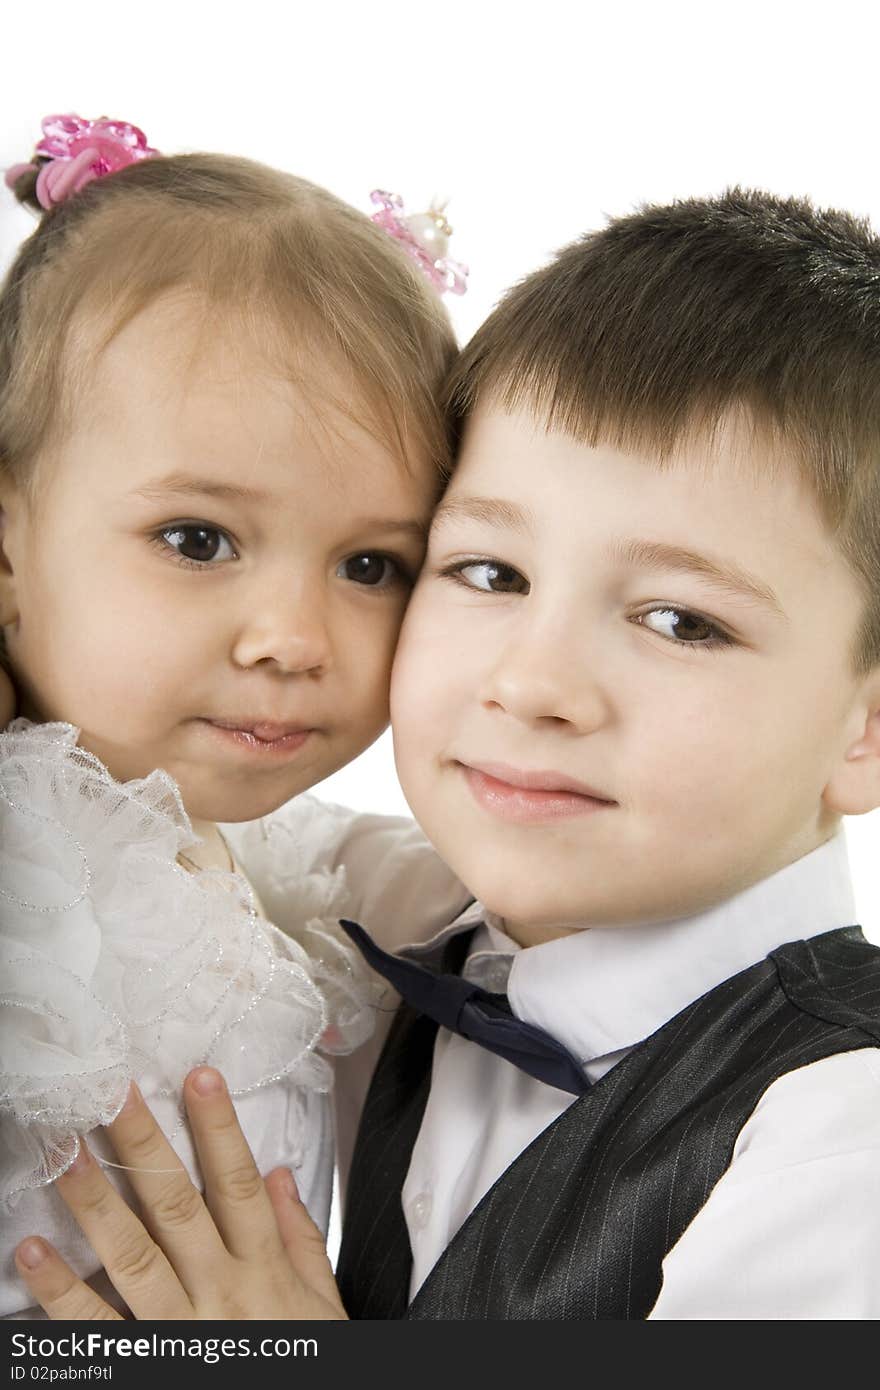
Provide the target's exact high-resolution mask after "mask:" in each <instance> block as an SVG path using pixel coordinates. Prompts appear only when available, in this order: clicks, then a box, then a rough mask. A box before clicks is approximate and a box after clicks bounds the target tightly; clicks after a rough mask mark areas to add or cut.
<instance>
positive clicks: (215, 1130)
mask: <svg viewBox="0 0 880 1390" xmlns="http://www.w3.org/2000/svg"><path fill="white" fill-rule="evenodd" d="M200 1086H201V1087H202V1089H201V1090H200V1089H199V1087H200ZM184 1096H185V1099H186V1108H187V1113H188V1114H189V1119H190V1124H191V1126H192V1131H193V1135H194V1137H195V1141H196V1147H197V1149H198V1154H199V1161H200V1163H201V1166H202V1172H203V1173H204V1175H205V1196H206V1201H207V1205H206V1204H205V1201H203V1200H202V1197H201V1195H200V1194H199V1192H198V1191H197V1190H196V1188H195V1187H194V1186H193V1185H192V1183H191V1182H190V1180H189V1176H188V1174H187V1173H186V1170H185V1169H184V1167H183V1165H182V1164H181V1162H180V1159H179V1158H178V1157H177V1154H176V1153H175V1152H174V1150H173V1149H172V1148H171V1145H170V1144H169V1143H168V1141H167V1139H166V1138H165V1136H164V1134H163V1133H162V1131H161V1130H160V1128H159V1126H158V1125H157V1124H156V1121H155V1119H154V1118H153V1116H152V1114H151V1113H150V1111H149V1110H148V1109H147V1106H146V1105H145V1103H144V1101H143V1099H142V1097H141V1095H140V1093H139V1092H138V1090H137V1088H136V1087H134V1086H133V1087H132V1088H131V1092H130V1094H129V1098H128V1101H127V1103H126V1105H125V1107H124V1109H123V1110H122V1112H121V1113H120V1114H119V1116H118V1117H117V1119H116V1120H115V1121H114V1122H113V1124H112V1125H110V1126H109V1127H108V1132H109V1133H110V1135H111V1137H112V1139H113V1145H114V1148H115V1149H116V1153H117V1155H118V1157H119V1161H120V1163H123V1164H126V1165H127V1166H129V1167H130V1168H131V1169H133V1170H135V1171H131V1172H129V1177H130V1179H131V1182H132V1185H133V1187H134V1188H135V1191H136V1192H137V1195H138V1199H139V1201H140V1203H141V1207H142V1210H143V1212H144V1218H145V1222H146V1226H145V1225H144V1224H142V1223H141V1222H140V1221H139V1220H138V1219H137V1217H136V1216H135V1215H134V1213H133V1212H132V1211H131V1210H130V1209H129V1207H128V1206H126V1204H125V1202H124V1201H123V1199H122V1198H121V1197H120V1196H119V1194H118V1193H117V1191H116V1189H115V1188H114V1187H112V1186H111V1184H110V1183H109V1182H108V1181H107V1178H106V1177H105V1175H104V1173H103V1172H102V1170H101V1168H100V1165H99V1164H97V1163H96V1162H95V1161H94V1159H93V1158H92V1157H91V1155H90V1154H89V1153H88V1150H87V1149H86V1148H85V1146H83V1149H82V1153H81V1156H80V1158H79V1159H77V1161H76V1163H75V1164H74V1165H73V1167H72V1168H70V1169H69V1170H68V1171H67V1172H66V1173H65V1174H64V1176H63V1177H62V1178H59V1179H58V1181H57V1183H56V1184H55V1186H56V1189H57V1191H58V1192H59V1193H60V1194H61V1196H62V1197H63V1198H64V1200H65V1202H66V1203H67V1205H68V1207H69V1208H70V1210H71V1212H72V1213H73V1215H74V1216H75V1217H76V1220H77V1221H78V1222H79V1224H80V1226H81V1227H82V1229H83V1231H84V1232H85V1234H86V1236H87V1237H88V1239H89V1241H90V1242H91V1244H92V1246H93V1247H94V1249H95V1250H96V1251H97V1254H98V1256H99V1258H100V1259H101V1260H103V1262H104V1267H105V1269H106V1270H107V1273H108V1274H109V1276H110V1279H111V1281H112V1282H113V1284H114V1286H115V1287H116V1289H117V1290H118V1291H119V1293H120V1294H121V1295H122V1297H123V1299H124V1300H125V1302H126V1304H127V1305H128V1307H129V1308H130V1309H131V1311H132V1313H133V1314H134V1316H135V1317H136V1318H141V1319H165V1318H168V1319H199V1320H201V1319H254V1318H270V1319H282V1318H283V1319H287V1318H292V1319H343V1318H345V1317H346V1312H345V1309H344V1308H343V1306H342V1302H341V1299H340V1297H339V1292H338V1290H337V1288H336V1281H335V1280H334V1278H333V1272H332V1270H331V1268H330V1261H329V1260H328V1258H327V1251H326V1249H325V1247H324V1240H323V1237H322V1236H321V1233H320V1231H319V1230H318V1228H317V1226H315V1224H314V1222H313V1221H312V1220H311V1218H310V1216H309V1214H308V1212H307V1211H306V1209H305V1207H304V1206H303V1204H302V1202H300V1200H299V1197H298V1196H297V1194H296V1189H295V1186H294V1185H293V1180H292V1178H291V1177H290V1174H289V1173H288V1172H287V1170H286V1169H282V1168H278V1169H276V1170H275V1171H274V1172H273V1173H270V1174H269V1176H268V1178H267V1179H266V1181H265V1183H264V1182H263V1180H262V1179H261V1177H260V1175H259V1173H258V1171H257V1168H256V1165H255V1164H254V1160H253V1157H252V1155H251V1152H250V1149H249V1148H248V1146H247V1142H246V1141H245V1138H244V1135H243V1134H242V1132H241V1129H240V1128H239V1125H238V1120H237V1118H236V1114H235V1110H234V1108H233V1105H232V1101H231V1100H230V1098H229V1094H228V1092H227V1090H226V1087H225V1086H224V1085H223V1083H222V1080H221V1078H220V1076H219V1074H218V1073H217V1072H215V1071H212V1070H210V1069H209V1068H206V1067H201V1068H198V1069H197V1070H196V1071H194V1072H191V1073H190V1075H189V1076H188V1077H187V1079H186V1083H185V1086H184ZM145 1169H149V1170H152V1171H149V1172H145V1171H143V1170H145ZM163 1170H164V1171H163ZM147 1226H148V1227H149V1231H148V1230H147ZM34 1257H36V1262H35V1263H34V1262H33V1259H34ZM16 1265H17V1268H18V1272H19V1274H20V1275H21V1277H22V1279H23V1280H24V1282H25V1283H26V1285H27V1287H28V1289H29V1290H30V1292H31V1293H32V1295H33V1297H34V1299H35V1300H36V1301H37V1302H38V1303H39V1304H40V1305H41V1306H42V1307H43V1308H44V1309H45V1310H46V1312H47V1313H48V1314H49V1317H50V1318H52V1319H66V1320H75V1321H84V1320H90V1319H103V1320H110V1319H119V1316H120V1315H119V1314H118V1313H117V1312H116V1311H115V1310H114V1309H113V1308H111V1307H110V1305H109V1304H108V1303H106V1302H105V1301H104V1299H102V1298H101V1297H99V1295H98V1294H96V1293H95V1292H94V1291H93V1290H92V1289H91V1288H89V1286H88V1285H87V1284H84V1283H83V1281H82V1280H81V1279H78V1278H77V1276H76V1275H75V1274H74V1273H73V1271H72V1270H71V1269H70V1268H69V1266H68V1265H66V1264H65V1263H64V1261H63V1260H62V1259H61V1257H60V1255H59V1254H58V1253H57V1251H56V1250H54V1249H53V1248H52V1246H51V1245H49V1244H47V1242H46V1241H44V1240H41V1239H40V1238H39V1237H34V1236H29V1237H28V1238H27V1239H26V1240H24V1241H22V1242H21V1244H20V1245H19V1246H18V1249H17V1251H16Z"/></svg>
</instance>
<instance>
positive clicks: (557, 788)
mask: <svg viewBox="0 0 880 1390" xmlns="http://www.w3.org/2000/svg"><path fill="white" fill-rule="evenodd" d="M458 766H459V767H460V768H461V770H462V772H463V774H464V777H465V780H466V782H467V783H468V786H469V787H470V790H471V792H472V794H473V796H474V798H475V800H476V801H477V802H478V804H479V805H480V806H482V807H483V808H484V810H487V811H490V812H492V813H493V814H495V815H498V816H501V817H502V818H503V819H505V820H513V821H522V822H525V821H543V820H557V819H561V818H563V817H566V816H582V815H587V814H589V813H590V812H593V811H599V810H601V809H603V808H605V809H608V808H610V807H612V806H616V805H617V803H616V802H615V801H612V800H611V798H610V797H607V796H605V795H604V794H603V793H602V792H600V791H597V790H596V789H595V788H594V787H588V786H587V785H586V784H585V783H584V782H579V781H577V780H576V778H574V777H569V776H568V775H567V774H566V773H563V772H555V771H551V770H544V769H540V770H539V769H535V770H529V769H526V768H516V767H510V766H509V765H508V764H506V763H480V764H475V763H464V762H459V763H458Z"/></svg>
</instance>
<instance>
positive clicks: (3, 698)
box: [0, 666, 16, 729]
mask: <svg viewBox="0 0 880 1390" xmlns="http://www.w3.org/2000/svg"><path fill="white" fill-rule="evenodd" d="M15 706H16V701H15V687H14V685H13V684H12V681H11V680H10V679H9V676H8V674H7V673H6V671H4V669H3V667H2V666H0V729H4V728H5V727H6V725H7V724H8V723H9V721H10V720H11V719H14V718H15Z"/></svg>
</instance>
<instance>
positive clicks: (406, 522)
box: [129, 473, 428, 544]
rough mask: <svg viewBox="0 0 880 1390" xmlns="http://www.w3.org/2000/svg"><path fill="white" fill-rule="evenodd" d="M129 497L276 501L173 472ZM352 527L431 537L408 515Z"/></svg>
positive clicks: (355, 522) (239, 486) (368, 519)
mask: <svg viewBox="0 0 880 1390" xmlns="http://www.w3.org/2000/svg"><path fill="white" fill-rule="evenodd" d="M129 496H131V497H142V498H143V499H144V500H145V501H146V502H164V501H165V499H166V498H168V497H215V498H219V499H220V500H221V501H227V502H272V501H274V500H275V499H274V498H273V496H272V494H271V493H268V492H262V491H260V489H259V488H254V487H246V486H245V485H244V484H243V483H221V482H218V481H216V480H215V479H213V478H202V477H199V476H198V475H196V474H190V473H169V474H168V475H167V477H164V478H153V479H151V480H150V481H149V482H147V483H144V485H143V486H142V487H137V488H134V489H133V491H132V492H131V493H130V494H129ZM348 529H349V530H350V531H352V532H355V531H366V532H370V533H371V534H373V535H376V534H379V535H394V536H412V537H414V538H415V540H417V541H421V542H422V544H424V542H425V541H426V540H427V536H428V522H427V521H422V520H420V519H419V518H416V517H406V516H403V517H395V516H363V517H355V518H352V519H351V520H350V521H349V523H348Z"/></svg>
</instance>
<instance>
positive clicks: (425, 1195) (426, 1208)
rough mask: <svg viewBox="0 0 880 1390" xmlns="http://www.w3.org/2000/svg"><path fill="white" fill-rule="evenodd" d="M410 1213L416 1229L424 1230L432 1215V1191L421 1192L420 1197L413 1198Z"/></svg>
mask: <svg viewBox="0 0 880 1390" xmlns="http://www.w3.org/2000/svg"><path fill="white" fill-rule="evenodd" d="M409 1215H410V1220H411V1221H412V1223H413V1225H414V1226H415V1228H416V1230H417V1231H423V1230H424V1229H425V1227H426V1226H427V1224H428V1220H429V1218H430V1216H431V1194H430V1192H420V1193H419V1195H418V1197H414V1198H413V1200H412V1202H411V1203H410V1208H409Z"/></svg>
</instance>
